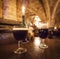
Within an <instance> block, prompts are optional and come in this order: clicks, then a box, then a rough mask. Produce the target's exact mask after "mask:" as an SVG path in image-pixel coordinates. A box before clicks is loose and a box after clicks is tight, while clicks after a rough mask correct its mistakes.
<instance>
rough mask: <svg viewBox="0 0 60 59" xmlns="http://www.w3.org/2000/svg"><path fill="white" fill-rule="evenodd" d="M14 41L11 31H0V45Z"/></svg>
mask: <svg viewBox="0 0 60 59" xmlns="http://www.w3.org/2000/svg"><path fill="white" fill-rule="evenodd" d="M14 42H16V40H15V38H14V36H13V33H0V45H1V44H10V43H14Z"/></svg>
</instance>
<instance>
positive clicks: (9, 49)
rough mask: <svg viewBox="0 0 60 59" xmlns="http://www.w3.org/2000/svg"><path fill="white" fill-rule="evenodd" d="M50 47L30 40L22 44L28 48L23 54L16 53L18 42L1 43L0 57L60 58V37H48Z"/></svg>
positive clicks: (20, 58) (12, 58)
mask: <svg viewBox="0 0 60 59" xmlns="http://www.w3.org/2000/svg"><path fill="white" fill-rule="evenodd" d="M46 44H47V45H48V46H49V47H48V49H44V50H43V49H40V48H37V47H35V45H34V41H30V42H29V43H27V44H23V45H22V46H23V47H25V48H27V50H28V51H27V52H26V53H24V54H21V55H18V54H14V53H13V51H14V50H16V48H17V43H16V42H14V43H9V44H2V45H0V59H60V38H59V39H57V38H54V39H46Z"/></svg>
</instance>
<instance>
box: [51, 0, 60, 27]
mask: <svg viewBox="0 0 60 59" xmlns="http://www.w3.org/2000/svg"><path fill="white" fill-rule="evenodd" d="M59 3H60V0H58V1H57V2H56V4H55V6H54V9H53V13H52V16H51V19H52V23H53V24H52V25H53V26H54V25H55V20H54V18H55V14H56V10H57V7H58V5H59Z"/></svg>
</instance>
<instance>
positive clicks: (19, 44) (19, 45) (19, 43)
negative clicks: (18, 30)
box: [18, 40, 21, 48]
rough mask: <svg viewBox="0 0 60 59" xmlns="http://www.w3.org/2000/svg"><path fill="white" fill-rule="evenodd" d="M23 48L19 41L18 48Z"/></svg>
mask: <svg viewBox="0 0 60 59" xmlns="http://www.w3.org/2000/svg"><path fill="white" fill-rule="evenodd" d="M20 47H21V41H20V40H19V41H18V48H20Z"/></svg>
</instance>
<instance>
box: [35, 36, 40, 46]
mask: <svg viewBox="0 0 60 59" xmlns="http://www.w3.org/2000/svg"><path fill="white" fill-rule="evenodd" d="M40 42H41V41H40V38H39V37H35V38H34V45H35V46H37V47H39V46H40Z"/></svg>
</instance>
